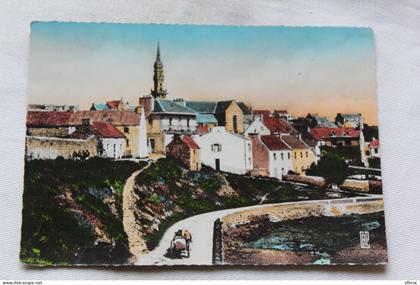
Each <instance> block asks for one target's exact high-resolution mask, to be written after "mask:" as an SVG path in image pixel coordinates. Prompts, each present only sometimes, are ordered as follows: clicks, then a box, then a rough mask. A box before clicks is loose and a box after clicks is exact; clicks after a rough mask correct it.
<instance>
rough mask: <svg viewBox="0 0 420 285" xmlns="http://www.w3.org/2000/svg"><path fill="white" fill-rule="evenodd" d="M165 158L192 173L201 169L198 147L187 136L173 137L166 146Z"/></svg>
mask: <svg viewBox="0 0 420 285" xmlns="http://www.w3.org/2000/svg"><path fill="white" fill-rule="evenodd" d="M166 156H167V157H170V158H173V159H174V160H176V161H178V162H179V163H180V164H181V165H182V166H184V167H186V168H188V169H190V170H192V171H199V170H200V169H201V159H200V147H199V146H198V144H197V143H196V142H195V141H194V139H193V138H192V137H191V136H189V135H184V136H180V135H175V136H174V138H173V140H172V141H171V142H170V143H169V144H168V145H167V146H166Z"/></svg>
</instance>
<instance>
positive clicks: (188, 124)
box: [187, 118, 190, 127]
mask: <svg viewBox="0 0 420 285" xmlns="http://www.w3.org/2000/svg"><path fill="white" fill-rule="evenodd" d="M189 126H190V118H188V119H187V127H189Z"/></svg>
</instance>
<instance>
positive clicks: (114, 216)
mask: <svg viewBox="0 0 420 285" xmlns="http://www.w3.org/2000/svg"><path fill="white" fill-rule="evenodd" d="M144 165H145V163H143V162H142V163H135V162H132V161H112V160H107V159H100V158H92V159H89V160H87V161H73V160H64V159H56V160H33V161H26V163H25V178H24V183H25V184H24V193H23V213H22V218H23V221H22V238H21V252H20V259H21V260H22V261H23V262H25V263H29V264H36V265H51V264H61V265H66V264H72V263H78V264H104V263H107V264H110V263H116V264H118V263H125V262H126V260H127V258H128V257H129V256H130V253H129V251H128V246H127V236H126V234H125V232H124V229H123V226H122V189H123V186H124V182H125V180H126V179H127V178H128V177H129V176H130V175H131V173H133V172H134V171H136V170H138V169H141V168H142V167H143V166H144Z"/></svg>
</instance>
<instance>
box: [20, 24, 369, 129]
mask: <svg viewBox="0 0 420 285" xmlns="http://www.w3.org/2000/svg"><path fill="white" fill-rule="evenodd" d="M158 42H159V44H160V52H161V59H162V62H163V65H164V72H165V86H166V88H167V90H168V99H169V98H184V99H185V100H208V101H211V100H228V99H236V100H238V101H243V102H245V103H247V104H249V105H251V106H252V107H253V109H269V110H274V109H287V110H288V111H289V112H290V113H292V114H294V115H296V116H303V115H306V114H307V113H318V114H320V115H323V116H327V117H329V118H330V119H332V118H334V117H335V115H336V114H337V113H339V112H341V113H349V112H352V113H354V112H356V113H362V115H363V116H364V118H365V121H366V122H367V123H369V124H377V111H376V110H377V105H376V77H375V72H376V71H375V49H374V37H373V32H372V30H371V29H368V28H346V27H317V28H316V27H284V26H200V25H163V24H104V23H60V22H34V23H32V26H31V47H30V61H29V62H30V63H29V83H28V93H29V96H28V102H29V103H31V104H78V105H80V107H81V108H89V107H90V106H91V104H92V103H94V102H95V103H103V102H106V101H109V100H114V99H121V98H123V99H124V100H125V101H128V102H130V104H132V105H135V104H136V103H137V100H138V97H139V96H143V95H148V94H150V89H151V88H152V86H153V63H154V61H155V58H156V47H157V43H158Z"/></svg>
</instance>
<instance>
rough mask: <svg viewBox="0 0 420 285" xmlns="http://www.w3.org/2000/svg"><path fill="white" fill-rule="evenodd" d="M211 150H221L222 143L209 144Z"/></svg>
mask: <svg viewBox="0 0 420 285" xmlns="http://www.w3.org/2000/svg"><path fill="white" fill-rule="evenodd" d="M211 151H213V152H221V151H222V145H221V144H220V143H214V144H212V145H211Z"/></svg>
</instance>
